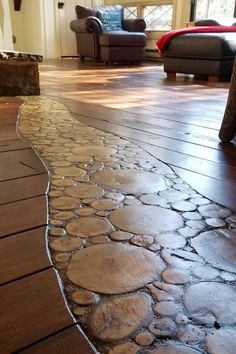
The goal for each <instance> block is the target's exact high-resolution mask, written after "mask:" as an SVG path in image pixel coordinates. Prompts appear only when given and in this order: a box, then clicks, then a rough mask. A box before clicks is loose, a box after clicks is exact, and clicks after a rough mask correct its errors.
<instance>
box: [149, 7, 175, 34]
mask: <svg viewBox="0 0 236 354" xmlns="http://www.w3.org/2000/svg"><path fill="white" fill-rule="evenodd" d="M143 17H144V19H145V21H146V25H147V27H146V30H149V31H169V30H171V29H172V17H173V6H172V5H151V6H144V7H143Z"/></svg>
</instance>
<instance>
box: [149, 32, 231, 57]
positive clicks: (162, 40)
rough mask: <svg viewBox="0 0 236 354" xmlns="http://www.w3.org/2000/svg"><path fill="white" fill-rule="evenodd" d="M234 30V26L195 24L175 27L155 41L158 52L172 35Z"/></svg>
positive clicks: (162, 49)
mask: <svg viewBox="0 0 236 354" xmlns="http://www.w3.org/2000/svg"><path fill="white" fill-rule="evenodd" d="M211 32H213V33H214V32H215V33H216V32H236V26H196V27H186V28H181V29H176V30H173V31H170V32H168V33H166V34H164V35H163V36H162V37H161V38H160V39H158V41H157V42H156V46H157V50H158V52H161V53H162V52H164V50H165V49H166V48H167V45H168V43H169V42H170V40H171V39H172V38H173V37H176V36H180V35H181V34H186V33H211Z"/></svg>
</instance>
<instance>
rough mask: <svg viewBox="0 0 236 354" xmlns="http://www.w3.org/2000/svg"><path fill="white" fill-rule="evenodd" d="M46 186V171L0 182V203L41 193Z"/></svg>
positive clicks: (44, 190)
mask: <svg viewBox="0 0 236 354" xmlns="http://www.w3.org/2000/svg"><path fill="white" fill-rule="evenodd" d="M47 186H48V174H47V173H43V174H40V175H35V176H30V177H24V178H18V179H14V180H9V181H5V182H0V205H1V204H6V203H12V202H14V201H19V200H22V199H27V198H32V197H36V196H39V195H42V194H44V193H45V192H46V190H47Z"/></svg>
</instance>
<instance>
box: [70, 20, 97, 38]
mask: <svg viewBox="0 0 236 354" xmlns="http://www.w3.org/2000/svg"><path fill="white" fill-rule="evenodd" d="M70 28H71V30H72V31H74V32H77V33H79V32H84V33H92V32H95V33H96V34H97V35H98V34H99V33H101V32H102V23H101V21H100V20H99V19H98V18H96V17H93V16H89V17H86V18H81V19H78V20H74V21H72V22H71V23H70Z"/></svg>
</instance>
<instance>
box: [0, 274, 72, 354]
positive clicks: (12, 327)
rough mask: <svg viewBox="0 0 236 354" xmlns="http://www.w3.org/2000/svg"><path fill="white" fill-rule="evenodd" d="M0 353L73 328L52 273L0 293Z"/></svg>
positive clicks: (28, 278) (12, 286)
mask: <svg viewBox="0 0 236 354" xmlns="http://www.w3.org/2000/svg"><path fill="white" fill-rule="evenodd" d="M0 297H1V302H0V313H1V317H0V328H1V331H0V352H1V353H4V354H8V353H12V352H14V351H16V350H19V349H20V348H24V347H25V346H28V345H30V344H32V343H34V342H36V341H38V340H41V339H43V338H44V337H45V336H48V335H51V334H53V333H55V332H57V331H59V330H62V329H63V328H65V327H67V326H69V325H72V324H73V319H72V317H71V316H70V314H69V312H68V310H67V308H66V307H65V304H64V300H63V297H62V294H61V291H60V289H59V286H58V279H57V277H56V274H55V271H54V270H53V269H49V270H45V271H43V272H40V273H37V274H34V275H32V276H28V277H27V278H24V279H21V280H18V281H15V282H13V283H11V284H8V285H5V286H2V287H1V289H0Z"/></svg>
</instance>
